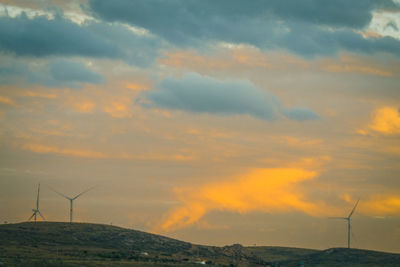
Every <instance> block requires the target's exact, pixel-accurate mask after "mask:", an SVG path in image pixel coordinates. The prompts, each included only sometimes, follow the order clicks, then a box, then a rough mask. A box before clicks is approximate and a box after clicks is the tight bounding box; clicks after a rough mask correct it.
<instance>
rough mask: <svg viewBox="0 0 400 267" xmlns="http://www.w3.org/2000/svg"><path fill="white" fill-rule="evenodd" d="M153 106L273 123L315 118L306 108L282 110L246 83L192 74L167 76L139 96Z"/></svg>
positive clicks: (275, 102) (262, 91) (268, 96)
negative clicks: (239, 116) (282, 116)
mask: <svg viewBox="0 0 400 267" xmlns="http://www.w3.org/2000/svg"><path fill="white" fill-rule="evenodd" d="M142 97H144V98H145V99H147V100H149V101H151V103H152V104H153V105H155V106H158V107H162V108H168V109H177V110H185V111H190V112H199V113H211V114H222V115H238V114H239V115H243V114H245V115H250V116H254V117H257V118H260V119H263V120H273V119H276V118H277V117H278V116H279V115H284V116H286V117H287V118H289V119H294V120H310V119H316V118H318V115H316V114H315V113H314V112H313V111H312V110H310V109H308V108H283V107H282V106H281V104H280V101H279V99H278V98H277V97H275V96H274V95H271V94H269V93H268V92H266V91H264V90H261V89H260V88H257V87H256V86H254V85H253V84H252V83H250V82H249V81H243V80H225V81H220V80H217V79H214V78H211V77H206V76H201V75H199V74H196V73H190V74H186V75H185V76H184V77H183V78H182V79H176V78H174V77H168V78H166V79H164V80H163V81H162V82H161V84H160V86H159V87H158V88H156V89H155V90H152V91H147V92H145V93H143V94H142Z"/></svg>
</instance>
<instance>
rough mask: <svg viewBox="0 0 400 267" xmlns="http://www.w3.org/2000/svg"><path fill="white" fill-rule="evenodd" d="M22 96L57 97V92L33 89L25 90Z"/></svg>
mask: <svg viewBox="0 0 400 267" xmlns="http://www.w3.org/2000/svg"><path fill="white" fill-rule="evenodd" d="M21 96H29V97H40V98H56V97H57V95H56V94H47V93H40V92H33V91H25V92H22V93H21Z"/></svg>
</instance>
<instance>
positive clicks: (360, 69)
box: [319, 55, 393, 77]
mask: <svg viewBox="0 0 400 267" xmlns="http://www.w3.org/2000/svg"><path fill="white" fill-rule="evenodd" d="M319 68H320V69H322V70H323V71H326V72H341V73H359V74H365V75H376V76H383V77H389V76H393V73H392V71H391V70H390V69H388V68H387V67H386V66H378V65H377V64H376V63H373V62H369V61H367V60H362V59H360V58H356V57H351V56H346V55H343V56H341V57H340V59H338V60H333V59H323V60H321V61H320V63H319Z"/></svg>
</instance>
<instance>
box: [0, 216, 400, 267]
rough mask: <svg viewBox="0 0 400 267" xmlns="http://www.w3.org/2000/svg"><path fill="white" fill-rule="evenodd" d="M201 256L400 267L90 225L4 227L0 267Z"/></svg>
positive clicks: (373, 255)
mask: <svg viewBox="0 0 400 267" xmlns="http://www.w3.org/2000/svg"><path fill="white" fill-rule="evenodd" d="M144 252H146V253H147V254H148V255H146V254H145V253H144ZM200 259H201V260H206V261H209V262H210V263H211V264H210V265H208V266H229V265H231V264H232V265H234V266H236V265H238V266H265V265H266V264H267V263H276V262H281V263H285V266H297V264H298V263H299V262H300V261H304V262H305V263H306V266H357V264H358V265H359V266H400V254H389V253H382V252H375V251H366V250H355V249H351V250H348V249H329V250H325V251H318V250H310V249H300V248H282V247H242V246H240V245H233V246H225V247H212V246H199V245H192V244H190V243H187V242H182V241H178V240H175V239H171V238H167V237H163V236H158V235H153V234H149V233H145V232H140V231H135V230H129V229H124V228H120V227H115V226H109V225H100V224H86V223H73V224H70V223H56V222H40V223H18V224H4V225H0V266H1V262H2V263H3V264H5V265H7V266H8V265H14V266H35V265H36V266H110V265H112V266H194V265H198V264H196V263H195V262H196V261H199V260H200ZM349 263H350V265H349ZM360 264H361V265H360Z"/></svg>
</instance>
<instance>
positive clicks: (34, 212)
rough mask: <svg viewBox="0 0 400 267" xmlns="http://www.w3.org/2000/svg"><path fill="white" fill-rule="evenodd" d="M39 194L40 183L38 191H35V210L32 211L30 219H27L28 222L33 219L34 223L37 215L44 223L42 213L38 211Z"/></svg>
mask: <svg viewBox="0 0 400 267" xmlns="http://www.w3.org/2000/svg"><path fill="white" fill-rule="evenodd" d="M39 194H40V183H39V185H38V190H37V197H36V209H32V211H33V214H32V216H31V217H29V219H28V221H30V220H32V218H33V219H34V221H35V222H36V217H37V214H39V215H40V217H42V219H43V221H45V219H44V216H43V215H42V213H41V212H40V210H39Z"/></svg>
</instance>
